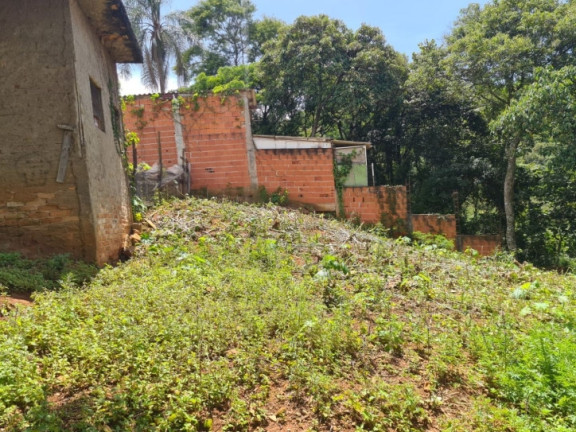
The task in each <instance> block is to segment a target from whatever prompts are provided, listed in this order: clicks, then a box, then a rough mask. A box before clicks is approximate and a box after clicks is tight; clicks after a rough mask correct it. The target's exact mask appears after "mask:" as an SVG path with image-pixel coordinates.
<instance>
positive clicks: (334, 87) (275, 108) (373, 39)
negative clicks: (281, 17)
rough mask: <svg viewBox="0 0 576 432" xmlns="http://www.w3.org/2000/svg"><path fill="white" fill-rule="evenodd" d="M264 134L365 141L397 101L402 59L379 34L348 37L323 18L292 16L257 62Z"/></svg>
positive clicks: (365, 29) (365, 31)
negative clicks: (264, 110)
mask: <svg viewBox="0 0 576 432" xmlns="http://www.w3.org/2000/svg"><path fill="white" fill-rule="evenodd" d="M261 74H262V85H263V96H262V98H263V101H264V103H265V105H267V106H268V107H269V111H268V116H267V117H266V118H261V119H260V122H258V123H257V125H258V127H259V130H260V131H262V132H267V133H276V134H292V135H305V136H335V137H339V138H342V139H350V140H360V139H367V138H368V136H369V134H370V133H371V132H373V131H374V130H375V129H376V128H381V129H382V128H385V127H386V124H385V123H386V121H385V120H384V119H385V118H386V116H387V115H389V114H390V112H391V110H392V109H393V108H394V107H396V106H398V105H399V103H400V101H401V86H402V82H403V81H404V79H405V78H406V74H407V65H406V59H405V58H404V57H403V56H401V55H399V54H398V53H396V52H395V51H394V50H393V49H392V48H391V47H390V46H389V45H388V44H387V43H386V41H385V39H384V36H383V35H382V33H381V31H380V30H379V29H377V28H374V27H369V26H365V25H364V26H362V27H361V28H360V29H359V30H358V31H356V32H353V31H351V30H350V29H349V28H347V27H346V26H345V25H344V23H343V22H342V21H339V20H335V19H331V18H329V17H328V16H326V15H318V16H313V17H300V18H298V19H297V20H296V21H295V23H294V24H293V25H292V26H290V27H288V28H287V29H285V31H283V32H281V33H280V34H279V36H278V38H277V40H276V41H273V42H271V43H270V44H268V45H266V50H265V53H264V56H263V57H262V60H261Z"/></svg>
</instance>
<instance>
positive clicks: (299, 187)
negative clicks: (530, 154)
mask: <svg viewBox="0 0 576 432" xmlns="http://www.w3.org/2000/svg"><path fill="white" fill-rule="evenodd" d="M256 164H257V166H258V181H259V183H260V184H261V185H262V186H264V187H265V188H266V190H267V191H268V192H274V191H275V190H277V189H278V188H281V189H283V190H286V191H287V192H288V199H289V200H290V201H291V202H298V203H304V204H310V205H312V206H313V207H314V208H315V209H316V210H319V211H335V209H336V192H335V189H334V159H333V150H332V149H301V150H258V151H257V152H256Z"/></svg>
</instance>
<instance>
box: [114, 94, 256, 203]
mask: <svg viewBox="0 0 576 432" xmlns="http://www.w3.org/2000/svg"><path fill="white" fill-rule="evenodd" d="M124 116H125V126H126V129H127V130H131V131H134V132H137V133H138V135H139V136H140V145H139V146H138V148H137V156H138V161H139V162H146V163H148V164H149V165H152V164H154V163H156V162H158V159H159V158H158V144H157V141H158V132H160V134H161V143H162V163H163V166H164V167H165V168H168V167H170V166H172V165H174V164H181V160H180V159H179V155H178V154H177V150H176V140H175V128H174V119H173V115H172V103H171V100H161V99H158V100H156V101H152V99H151V98H150V97H149V96H140V97H137V98H136V100H135V101H134V103H129V104H127V106H126V110H125V113H124ZM180 118H181V125H182V134H183V140H184V145H185V157H186V158H187V160H188V161H189V163H190V169H191V170H190V187H191V189H192V190H197V191H198V190H207V191H210V192H214V193H222V192H231V191H232V190H235V191H239V190H242V189H247V188H249V187H250V177H249V174H248V158H247V154H246V125H245V122H244V107H243V104H242V99H241V98H240V97H236V96H229V97H227V98H225V99H222V98H221V97H218V96H210V97H206V98H203V97H201V98H184V103H182V104H181V106H180ZM128 157H129V160H130V161H132V153H131V149H130V150H129V156H128Z"/></svg>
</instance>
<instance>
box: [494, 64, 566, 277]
mask: <svg viewBox="0 0 576 432" xmlns="http://www.w3.org/2000/svg"><path fill="white" fill-rule="evenodd" d="M575 125H576V67H575V66H565V67H562V68H560V69H554V68H553V67H552V66H549V67H547V68H542V69H538V70H536V71H535V80H534V82H533V83H532V84H530V85H529V86H526V87H525V88H524V89H523V91H522V93H521V95H520V96H519V97H518V98H517V99H516V100H514V101H513V102H512V103H511V104H510V106H508V107H507V109H506V110H505V111H504V112H503V113H502V115H501V116H500V117H499V118H498V121H497V122H495V123H494V125H493V126H494V128H495V129H496V130H498V131H499V132H501V133H502V134H503V135H509V136H518V137H520V138H521V139H522V140H523V141H525V142H533V143H535V148H534V150H533V151H532V152H531V154H528V155H526V156H525V157H524V158H523V159H524V163H525V165H527V166H528V168H529V169H531V170H532V171H533V172H534V174H533V175H534V176H535V177H536V178H537V180H538V181H537V182H536V184H535V185H534V187H533V194H532V196H530V197H528V208H527V210H526V211H527V214H526V217H525V218H524V219H525V220H524V224H525V225H527V226H528V227H537V230H536V229H531V230H530V231H531V232H530V234H531V235H532V236H534V237H536V239H534V238H524V239H523V243H524V244H525V250H524V251H523V253H524V256H525V257H526V258H527V259H531V260H536V261H537V262H539V263H541V264H545V265H555V266H560V265H561V264H560V259H561V258H562V254H563V253H568V254H569V255H571V256H575V255H576V236H575V235H574V228H576V225H575V223H574V221H575V220H576V148H575V146H574V143H575V142H576V127H575ZM534 244H537V245H538V248H536V247H534ZM543 250H547V253H546V254H543V253H542V251H543Z"/></svg>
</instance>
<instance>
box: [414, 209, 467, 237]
mask: <svg viewBox="0 0 576 432" xmlns="http://www.w3.org/2000/svg"><path fill="white" fill-rule="evenodd" d="M412 230H413V231H419V232H422V233H425V234H442V235H443V236H444V237H446V238H448V239H451V240H455V239H456V217H455V216H454V215H438V214H413V215H412Z"/></svg>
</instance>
